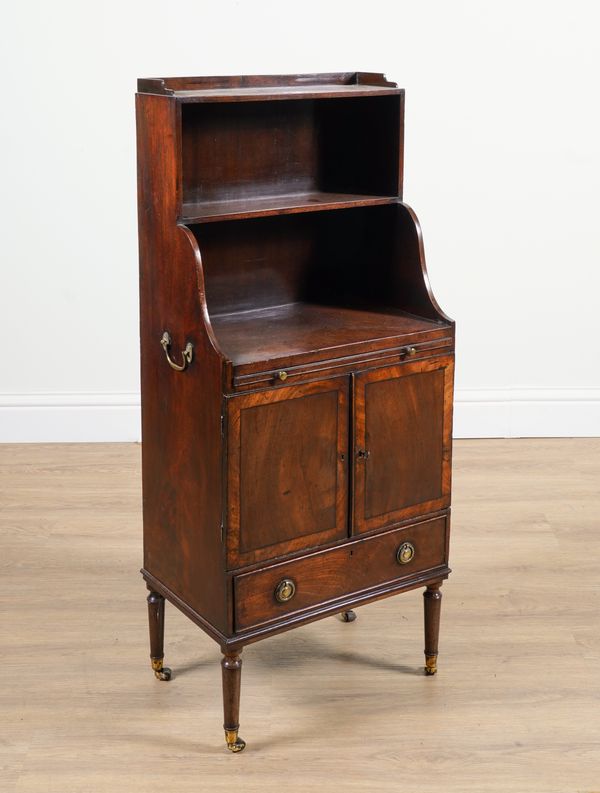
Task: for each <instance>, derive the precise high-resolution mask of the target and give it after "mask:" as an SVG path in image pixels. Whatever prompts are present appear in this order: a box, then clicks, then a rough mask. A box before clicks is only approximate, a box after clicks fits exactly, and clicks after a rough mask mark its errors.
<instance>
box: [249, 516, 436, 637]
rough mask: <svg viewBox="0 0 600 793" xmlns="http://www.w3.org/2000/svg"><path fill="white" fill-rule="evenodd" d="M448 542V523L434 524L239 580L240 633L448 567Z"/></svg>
mask: <svg viewBox="0 0 600 793" xmlns="http://www.w3.org/2000/svg"><path fill="white" fill-rule="evenodd" d="M446 537H447V518H446V517H441V518H433V519H430V520H427V521H422V522H420V523H415V524H411V525H410V526H405V527H403V528H401V529H395V530H394V531H388V532H386V533H384V534H378V535H377V536H375V537H368V538H366V539H362V540H358V541H353V542H348V543H346V544H345V545H343V546H339V547H337V548H332V549H331V550H329V551H323V552H321V553H315V554H311V555H310V556H305V557H302V558H301V559H295V560H293V561H291V562H284V563H282V564H278V565H273V566H272V567H268V568H267V569H262V570H257V571H254V572H251V573H243V574H241V575H238V576H236V577H235V579H234V593H235V595H234V597H235V626H236V631H241V630H243V629H245V628H249V627H251V626H254V625H260V624H261V623H264V622H270V621H272V620H277V619H278V618H281V617H284V616H286V615H288V614H291V613H293V612H296V611H302V610H304V609H310V608H313V607H315V606H319V605H321V604H324V603H327V602H329V601H333V600H336V599H339V598H343V597H347V596H349V595H353V594H357V593H359V592H363V591H364V590H369V589H374V588H377V587H379V586H382V585H383V584H386V583H389V582H395V581H399V582H400V581H402V580H403V579H406V578H410V577H412V576H415V575H417V574H419V573H422V572H424V571H426V570H431V569H432V568H435V567H441V566H444V565H445V564H446V563H447V542H446Z"/></svg>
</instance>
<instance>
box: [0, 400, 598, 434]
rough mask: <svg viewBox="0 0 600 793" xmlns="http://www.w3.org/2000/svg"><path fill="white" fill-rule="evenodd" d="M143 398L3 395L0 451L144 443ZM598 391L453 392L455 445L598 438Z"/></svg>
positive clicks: (1, 402) (0, 402) (0, 414)
mask: <svg viewBox="0 0 600 793" xmlns="http://www.w3.org/2000/svg"><path fill="white" fill-rule="evenodd" d="M140 436H141V433H140V395H139V394H137V393H104V394H90V393H82V394H73V393H53V394H0V443H84V442H100V441H139V440H140ZM598 436H600V388H519V389H517V388H504V389H479V388H469V389H462V390H459V391H457V392H456V399H455V407H454V437H455V438H520V437H539V438H547V437H598Z"/></svg>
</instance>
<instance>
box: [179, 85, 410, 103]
mask: <svg viewBox="0 0 600 793" xmlns="http://www.w3.org/2000/svg"><path fill="white" fill-rule="evenodd" d="M401 93H402V89H400V88H386V87H385V86H380V85H306V86H284V87H273V86H270V87H267V88H226V89H222V88H209V89H205V90H197V91H174V92H173V94H172V96H174V97H175V98H176V99H181V100H182V101H184V102H264V101H267V100H268V101H273V100H277V99H349V98H354V97H359V96H394V95H396V96H397V95H399V94H401Z"/></svg>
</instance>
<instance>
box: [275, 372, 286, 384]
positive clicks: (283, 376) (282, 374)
mask: <svg viewBox="0 0 600 793" xmlns="http://www.w3.org/2000/svg"><path fill="white" fill-rule="evenodd" d="M277 378H278V379H279V380H281V382H282V383H285V381H286V380H287V379H288V373H287V372H277Z"/></svg>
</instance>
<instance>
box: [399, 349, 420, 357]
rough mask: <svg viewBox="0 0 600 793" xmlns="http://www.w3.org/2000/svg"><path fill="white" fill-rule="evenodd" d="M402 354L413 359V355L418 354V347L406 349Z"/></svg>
mask: <svg viewBox="0 0 600 793" xmlns="http://www.w3.org/2000/svg"><path fill="white" fill-rule="evenodd" d="M402 352H403V353H404V355H406V356H408V357H409V358H412V356H413V355H416V354H417V348H416V347H404V349H403V350H402Z"/></svg>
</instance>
